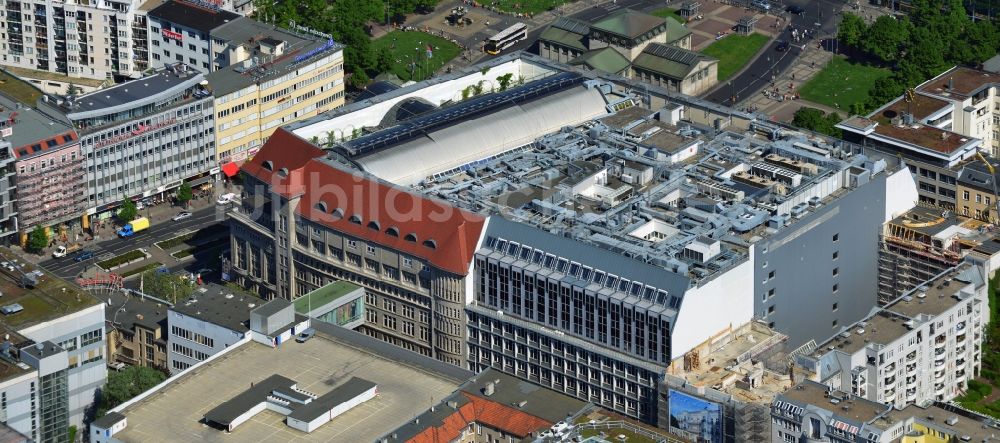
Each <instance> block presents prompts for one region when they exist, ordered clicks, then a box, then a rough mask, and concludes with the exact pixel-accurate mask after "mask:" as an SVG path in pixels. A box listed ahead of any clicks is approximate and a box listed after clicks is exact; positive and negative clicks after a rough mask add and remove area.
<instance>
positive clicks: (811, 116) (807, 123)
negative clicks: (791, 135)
mask: <svg viewBox="0 0 1000 443" xmlns="http://www.w3.org/2000/svg"><path fill="white" fill-rule="evenodd" d="M792 124H793V125H795V126H798V127H800V128H805V129H809V130H813V131H815V130H816V128H818V127H820V126H822V125H823V111H821V110H819V109H816V108H808V107H802V108H799V110H798V111H795V116H794V117H793V118H792Z"/></svg>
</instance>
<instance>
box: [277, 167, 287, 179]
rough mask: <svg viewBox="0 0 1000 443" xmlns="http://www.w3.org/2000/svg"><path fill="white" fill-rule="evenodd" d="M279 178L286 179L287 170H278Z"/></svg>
mask: <svg viewBox="0 0 1000 443" xmlns="http://www.w3.org/2000/svg"><path fill="white" fill-rule="evenodd" d="M278 176H279V177H288V168H281V169H279V170H278Z"/></svg>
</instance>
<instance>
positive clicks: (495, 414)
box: [407, 392, 552, 443]
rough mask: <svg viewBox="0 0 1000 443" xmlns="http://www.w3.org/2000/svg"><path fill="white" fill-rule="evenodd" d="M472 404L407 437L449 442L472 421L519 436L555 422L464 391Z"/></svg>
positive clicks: (412, 442)
mask: <svg viewBox="0 0 1000 443" xmlns="http://www.w3.org/2000/svg"><path fill="white" fill-rule="evenodd" d="M462 395H464V396H465V397H466V398H468V399H469V403H466V404H464V405H462V406H461V407H459V408H458V409H457V410H456V411H455V413H453V414H451V415H449V416H447V417H445V418H444V419H443V420H442V423H441V425H440V426H436V427H435V426H431V427H428V428H427V429H424V430H423V432H421V433H419V434H417V435H415V436H413V438H411V439H409V440H407V443H448V442H451V441H454V440H455V439H457V438H458V437H459V436H461V435H462V431H463V430H464V429H465V428H467V427H468V426H469V424H470V423H479V424H481V425H483V426H488V427H490V428H493V429H496V430H499V431H503V432H504V433H507V434H511V435H513V436H515V437H518V438H524V437H527V436H528V435H530V434H531V433H532V432H535V431H538V430H541V429H546V428H549V427H551V426H552V422H550V421H547V420H543V419H541V418H538V417H535V416H534V415H531V414H528V413H526V412H523V411H521V410H518V409H515V408H512V407H510V406H507V405H504V404H500V403H497V402H495V401H491V400H489V399H486V398H483V397H478V396H475V395H472V394H469V393H467V392H463V393H462Z"/></svg>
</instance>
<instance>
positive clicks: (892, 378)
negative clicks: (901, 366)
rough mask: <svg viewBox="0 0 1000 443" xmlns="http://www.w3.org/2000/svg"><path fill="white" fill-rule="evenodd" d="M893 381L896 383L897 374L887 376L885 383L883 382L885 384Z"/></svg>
mask: <svg viewBox="0 0 1000 443" xmlns="http://www.w3.org/2000/svg"><path fill="white" fill-rule="evenodd" d="M893 383H896V376H895V375H891V376H889V377H886V378H885V383H883V384H885V385H891V384H893Z"/></svg>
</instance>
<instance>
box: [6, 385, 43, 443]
mask: <svg viewBox="0 0 1000 443" xmlns="http://www.w3.org/2000/svg"><path fill="white" fill-rule="evenodd" d="M31 382H35V384H36V386H37V385H38V383H39V379H38V372H36V371H29V372H27V373H25V374H22V375H19V376H17V377H14V378H12V379H9V380H4V381H3V382H2V383H0V392H2V393H4V394H6V396H7V409H6V410H3V411H2V412H3V414H0V415H3V416H2V417H0V418H3V420H0V421H2V422H5V423H7V426H10V427H12V428H14V429H15V430H16V431H18V432H20V433H22V434H24V435H27V436H28V437H31V436H32V435H31V409H32V408H31ZM36 407H37V406H36ZM36 412H37V411H36Z"/></svg>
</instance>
